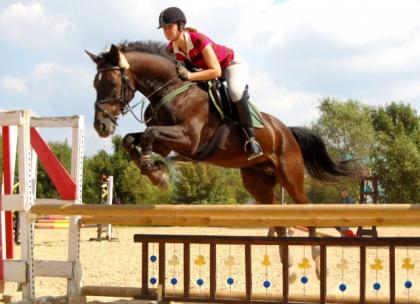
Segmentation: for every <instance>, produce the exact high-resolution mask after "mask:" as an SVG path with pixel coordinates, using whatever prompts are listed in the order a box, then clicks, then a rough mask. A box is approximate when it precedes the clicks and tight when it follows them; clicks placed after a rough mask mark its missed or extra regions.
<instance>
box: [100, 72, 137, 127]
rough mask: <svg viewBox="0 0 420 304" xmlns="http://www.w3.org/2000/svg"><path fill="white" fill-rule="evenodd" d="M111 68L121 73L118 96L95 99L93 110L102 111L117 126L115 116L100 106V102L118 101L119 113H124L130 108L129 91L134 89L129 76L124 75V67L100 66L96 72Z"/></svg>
mask: <svg viewBox="0 0 420 304" xmlns="http://www.w3.org/2000/svg"><path fill="white" fill-rule="evenodd" d="M111 70H117V71H120V74H121V91H120V96H118V97H115V98H104V99H99V100H96V101H95V111H101V112H103V113H104V114H105V115H106V116H107V117H108V118H109V119H110V120H111V121H112V123H114V124H115V125H117V126H118V123H117V117H116V116H114V115H112V114H111V113H109V112H108V111H107V110H105V109H104V108H103V107H102V104H104V103H110V102H118V104H119V106H120V112H121V114H123V115H124V114H125V113H127V112H128V111H129V110H130V106H129V103H130V100H129V93H130V91H131V92H133V93H134V92H135V91H136V89H135V88H134V87H133V86H132V85H131V83H130V79H129V77H128V76H127V75H125V69H124V68H121V67H119V66H113V67H108V68H102V69H98V73H100V72H104V71H111Z"/></svg>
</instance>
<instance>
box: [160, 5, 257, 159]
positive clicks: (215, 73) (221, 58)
mask: <svg viewBox="0 0 420 304" xmlns="http://www.w3.org/2000/svg"><path fill="white" fill-rule="evenodd" d="M186 23H187V19H186V17H185V14H184V13H183V12H182V11H181V10H180V9H179V8H177V7H169V8H167V9H165V10H163V11H162V12H161V13H160V16H159V27H158V28H163V33H164V35H165V37H166V39H167V40H168V41H169V45H168V49H169V50H170V51H171V52H173V53H174V54H175V55H176V59H177V60H179V61H183V62H187V63H189V64H190V65H191V66H193V67H194V68H199V69H201V70H200V71H196V72H190V71H189V70H187V69H186V68H185V66H183V65H180V66H177V69H178V74H179V76H180V78H182V79H183V80H192V81H195V80H211V79H215V78H217V77H223V78H224V79H225V80H226V82H227V86H228V91H229V95H230V96H231V99H232V101H233V102H234V103H235V104H236V107H237V109H238V114H239V120H240V123H241V125H242V127H243V129H244V130H245V132H246V136H247V137H248V140H247V141H246V142H245V151H246V152H247V154H248V159H253V158H255V157H258V156H260V155H262V154H263V152H262V149H261V146H260V144H259V143H258V142H257V140H256V139H255V132H254V128H253V126H252V120H251V114H250V110H249V104H248V99H249V95H248V92H247V81H248V75H249V72H248V66H247V64H246V62H245V61H244V60H242V59H241V58H239V57H238V56H237V55H235V53H234V52H233V50H231V49H230V48H227V47H225V46H223V45H220V44H216V43H214V42H213V41H212V40H210V39H209V38H208V37H207V36H205V35H203V34H201V33H199V32H197V30H195V29H193V28H186V27H185V24H186Z"/></svg>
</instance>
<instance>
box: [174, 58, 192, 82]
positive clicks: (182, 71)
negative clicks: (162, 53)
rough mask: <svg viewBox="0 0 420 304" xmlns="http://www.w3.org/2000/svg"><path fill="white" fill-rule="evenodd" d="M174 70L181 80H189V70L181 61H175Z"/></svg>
mask: <svg viewBox="0 0 420 304" xmlns="http://www.w3.org/2000/svg"><path fill="white" fill-rule="evenodd" d="M176 72H177V74H178V76H179V78H181V79H182V80H189V79H190V74H191V72H190V71H188V69H187V68H186V67H185V66H184V65H183V64H181V63H179V62H177V63H176Z"/></svg>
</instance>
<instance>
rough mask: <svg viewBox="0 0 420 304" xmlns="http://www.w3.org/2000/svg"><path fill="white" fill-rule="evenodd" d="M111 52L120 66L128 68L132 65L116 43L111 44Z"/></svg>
mask: <svg viewBox="0 0 420 304" xmlns="http://www.w3.org/2000/svg"><path fill="white" fill-rule="evenodd" d="M109 53H110V54H111V58H114V59H115V61H116V62H117V63H118V66H119V67H120V68H122V69H128V68H129V67H130V65H129V64H128V62H127V59H126V58H125V56H124V54H123V53H122V52H121V51H120V50H119V49H118V47H117V46H116V45H114V44H111V49H110V50H109Z"/></svg>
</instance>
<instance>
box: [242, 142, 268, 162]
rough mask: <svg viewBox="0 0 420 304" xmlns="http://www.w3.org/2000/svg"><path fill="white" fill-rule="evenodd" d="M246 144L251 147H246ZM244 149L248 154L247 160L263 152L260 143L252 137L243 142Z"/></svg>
mask: <svg viewBox="0 0 420 304" xmlns="http://www.w3.org/2000/svg"><path fill="white" fill-rule="evenodd" d="M248 145H250V147H251V149H248V148H247V147H248ZM244 150H245V152H246V153H247V154H248V160H252V159H254V158H257V157H259V156H261V155H263V154H264V153H263V151H262V148H261V146H260V144H259V143H258V141H256V140H255V138H253V137H251V138H250V139H248V140H247V141H246V142H245V145H244Z"/></svg>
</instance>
